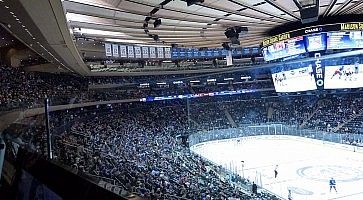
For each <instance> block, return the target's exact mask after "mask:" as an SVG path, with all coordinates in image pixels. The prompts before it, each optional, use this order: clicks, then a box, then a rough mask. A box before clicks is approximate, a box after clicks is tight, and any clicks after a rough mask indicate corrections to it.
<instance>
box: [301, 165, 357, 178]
mask: <svg viewBox="0 0 363 200" xmlns="http://www.w3.org/2000/svg"><path fill="white" fill-rule="evenodd" d="M297 174H298V175H299V176H301V177H303V178H307V179H310V180H314V181H321V182H327V181H329V180H330V178H334V179H335V180H336V181H337V182H352V181H358V180H361V179H363V171H361V170H359V169H356V168H353V167H349V166H340V165H317V166H307V167H302V168H300V169H298V170H297Z"/></svg>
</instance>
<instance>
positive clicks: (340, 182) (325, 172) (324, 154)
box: [191, 136, 363, 200]
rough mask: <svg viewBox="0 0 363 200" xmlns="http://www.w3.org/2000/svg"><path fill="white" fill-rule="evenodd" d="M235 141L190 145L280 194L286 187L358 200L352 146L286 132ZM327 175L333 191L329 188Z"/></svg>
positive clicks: (319, 198) (300, 194) (361, 162)
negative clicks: (324, 142) (346, 146)
mask: <svg viewBox="0 0 363 200" xmlns="http://www.w3.org/2000/svg"><path fill="white" fill-rule="evenodd" d="M237 140H238V139H232V140H223V141H212V142H206V143H204V144H202V145H197V146H194V147H192V148H191V149H192V150H193V151H194V152H196V153H198V154H200V155H202V156H203V157H205V158H207V159H209V160H211V161H213V162H215V163H217V164H219V165H222V166H224V167H226V168H228V169H231V170H233V171H236V172H238V173H239V174H240V175H241V176H244V177H245V178H248V179H249V180H251V181H255V182H257V183H258V184H259V185H262V187H264V188H266V189H268V190H270V191H272V192H273V193H275V194H278V195H280V196H282V197H284V198H287V192H288V188H290V189H291V190H292V191H293V193H292V194H293V199H294V200H328V199H329V200H333V199H339V200H343V199H344V200H363V153H362V152H354V151H353V147H351V148H350V147H349V146H348V149H344V148H341V146H344V145H339V144H333V145H332V144H323V142H321V141H318V140H311V139H305V138H297V137H290V136H281V138H279V137H274V138H272V137H270V138H268V137H264V136H257V137H250V138H242V139H240V142H237ZM334 145H336V146H334ZM241 161H244V167H243V170H242V163H241ZM276 165H278V176H277V178H276V179H275V178H274V169H275V166H276ZM331 177H334V179H335V180H336V182H337V190H338V192H337V193H336V192H335V191H332V192H329V179H330V178H331Z"/></svg>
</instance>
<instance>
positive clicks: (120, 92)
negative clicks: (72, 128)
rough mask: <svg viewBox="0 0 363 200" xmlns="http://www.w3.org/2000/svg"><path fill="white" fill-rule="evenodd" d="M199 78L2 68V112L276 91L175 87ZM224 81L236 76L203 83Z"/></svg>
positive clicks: (269, 85) (253, 84)
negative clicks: (47, 105)
mask: <svg viewBox="0 0 363 200" xmlns="http://www.w3.org/2000/svg"><path fill="white" fill-rule="evenodd" d="M198 75H199V74H194V75H193V74H191V75H160V76H134V77H122V76H121V77H80V76H76V75H67V74H51V73H41V72H26V71H23V70H22V69H20V68H14V67H7V66H0V83H1V91H0V103H1V104H0V111H7V110H12V109H16V108H34V107H39V106H42V105H43V102H44V98H45V97H48V98H49V99H50V102H51V105H60V104H74V103H81V102H89V101H105V100H121V99H140V98H144V97H147V96H168V95H180V94H192V93H200V92H217V91H222V90H237V89H256V88H270V89H271V88H272V82H271V81H267V82H266V81H262V82H259V81H250V82H245V83H241V84H235V83H233V82H229V83H228V82H226V84H227V86H226V87H222V86H221V85H219V84H214V85H207V84H206V82H203V83H200V84H198V85H193V84H192V83H190V82H189V80H186V81H184V82H182V84H179V83H178V84H174V81H178V80H179V79H180V80H182V79H187V78H190V77H192V76H198ZM234 76H236V74H235V75H234ZM241 76H247V75H245V74H238V76H237V77H239V78H240V77H241ZM223 77H233V74H221V75H215V76H205V77H203V79H205V80H207V79H208V78H213V79H216V80H222V81H223ZM158 83H163V84H158ZM143 84H144V85H145V84H146V86H143ZM112 85H113V86H112ZM115 85H116V86H115Z"/></svg>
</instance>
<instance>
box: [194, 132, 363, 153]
mask: <svg viewBox="0 0 363 200" xmlns="http://www.w3.org/2000/svg"><path fill="white" fill-rule="evenodd" d="M268 139H273V140H276V139H278V140H295V141H301V142H308V143H312V144H317V145H325V146H329V147H332V148H335V149H341V150H347V151H354V152H358V153H363V147H358V146H353V145H348V144H339V143H335V142H328V141H323V140H317V139H311V138H305V137H299V136H290V135H258V136H246V137H239V138H230V139H223V140H213V141H208V142H202V143H199V144H196V145H193V146H191V147H190V149H191V150H195V149H198V148H201V147H202V146H204V145H207V144H208V145H210V144H218V143H225V142H232V141H234V142H237V140H240V142H242V141H245V140H268Z"/></svg>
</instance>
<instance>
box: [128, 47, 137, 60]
mask: <svg viewBox="0 0 363 200" xmlns="http://www.w3.org/2000/svg"><path fill="white" fill-rule="evenodd" d="M127 55H128V57H129V58H135V55H134V46H127Z"/></svg>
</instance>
